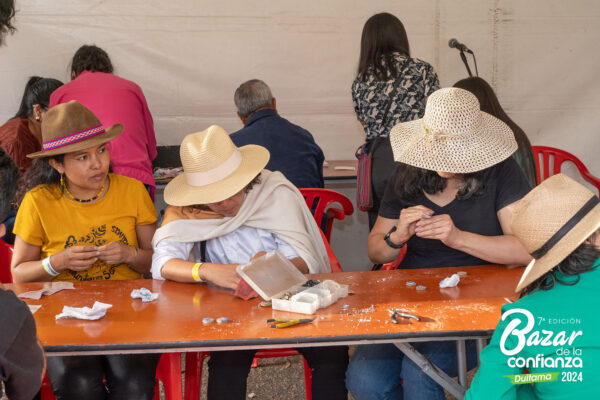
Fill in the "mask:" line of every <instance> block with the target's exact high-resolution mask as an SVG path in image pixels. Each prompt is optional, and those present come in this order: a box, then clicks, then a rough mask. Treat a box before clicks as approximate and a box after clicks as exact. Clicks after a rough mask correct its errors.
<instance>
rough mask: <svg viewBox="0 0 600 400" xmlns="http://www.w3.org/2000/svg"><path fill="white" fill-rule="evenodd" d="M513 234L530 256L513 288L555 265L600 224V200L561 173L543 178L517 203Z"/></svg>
mask: <svg viewBox="0 0 600 400" xmlns="http://www.w3.org/2000/svg"><path fill="white" fill-rule="evenodd" d="M511 226H512V230H513V234H514V235H515V236H516V237H517V238H518V239H519V241H520V242H521V243H522V244H523V246H525V248H526V249H527V251H528V252H529V253H530V254H531V255H532V256H533V258H534V259H533V260H532V261H531V262H530V263H529V265H528V266H527V268H526V269H525V272H523V276H522V277H521V281H520V282H519V284H518V285H517V288H516V290H515V291H516V292H520V291H521V290H523V289H524V288H526V287H527V286H529V285H530V284H531V283H532V282H534V281H535V280H536V279H538V278H539V277H540V276H542V275H544V274H545V273H546V272H548V271H550V270H551V269H552V268H554V267H555V266H556V265H557V264H558V263H560V262H561V261H562V260H564V259H565V258H566V257H567V256H568V255H569V254H571V253H572V252H573V251H574V250H575V249H576V248H577V247H578V246H579V245H581V244H582V243H583V242H584V241H585V240H586V239H587V238H588V237H590V235H591V234H592V233H594V232H595V231H596V230H598V229H599V228H600V200H598V197H597V196H596V195H595V194H594V193H592V192H591V191H590V190H588V189H587V188H586V187H584V186H583V185H580V184H579V183H577V182H575V181H574V180H572V179H571V178H569V177H568V176H566V175H564V174H557V175H554V176H552V177H550V178H549V179H546V180H545V181H544V182H542V183H541V184H540V185H539V186H537V187H536V188H535V189H533V190H532V191H531V192H529V193H528V194H527V195H526V196H525V197H523V198H522V199H521V200H520V201H519V202H518V203H517V207H516V210H515V212H514V213H513V216H512V220H511Z"/></svg>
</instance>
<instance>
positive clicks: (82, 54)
mask: <svg viewBox="0 0 600 400" xmlns="http://www.w3.org/2000/svg"><path fill="white" fill-rule="evenodd" d="M0 1H1V0H0ZM83 71H91V72H106V73H107V74H112V72H113V66H112V63H111V62H110V57H109V56H108V54H107V53H106V51H104V50H102V49H101V48H100V47H98V46H96V45H93V44H90V45H88V44H84V45H83V46H81V47H80V48H79V49H78V50H77V51H76V52H75V55H73V60H72V61H71V79H75V78H77V77H78V76H79V74H81V73H82V72H83Z"/></svg>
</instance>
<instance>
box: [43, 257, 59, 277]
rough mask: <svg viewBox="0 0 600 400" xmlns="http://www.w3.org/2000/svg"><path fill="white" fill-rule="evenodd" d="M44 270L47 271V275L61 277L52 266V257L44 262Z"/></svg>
mask: <svg viewBox="0 0 600 400" xmlns="http://www.w3.org/2000/svg"><path fill="white" fill-rule="evenodd" d="M42 268H44V271H46V273H47V274H48V275H50V276H58V275H60V272H57V271H56V270H55V269H54V268H52V264H50V256H48V257H46V258H44V259H43V260H42Z"/></svg>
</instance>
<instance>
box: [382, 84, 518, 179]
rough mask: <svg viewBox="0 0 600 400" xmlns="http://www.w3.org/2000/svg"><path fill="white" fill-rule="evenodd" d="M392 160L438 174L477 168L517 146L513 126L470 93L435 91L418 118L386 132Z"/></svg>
mask: <svg viewBox="0 0 600 400" xmlns="http://www.w3.org/2000/svg"><path fill="white" fill-rule="evenodd" d="M390 143H391V145H392V150H393V152H394V160H396V161H399V162H402V163H405V164H408V165H412V166H414V167H418V168H423V169H428V170H432V171H437V172H450V173H460V174H464V173H469V172H477V171H481V170H483V169H485V168H488V167H491V166H493V165H496V164H498V163H499V162H501V161H503V160H505V159H507V158H508V157H509V156H510V155H511V154H512V153H514V152H515V151H516V150H517V142H516V141H515V137H514V135H513V132H512V131H511V129H510V128H509V127H508V125H506V124H505V123H504V122H502V121H500V120H499V119H498V118H496V117H493V116H491V115H490V114H488V113H485V112H483V111H481V110H480V109H479V101H478V100H477V97H475V95H474V94H472V93H471V92H469V91H467V90H464V89H459V88H444V89H439V90H437V91H435V92H434V93H433V94H431V96H429V99H428V100H427V105H426V106H425V115H424V116H423V118H421V119H417V120H414V121H409V122H401V123H399V124H397V125H395V126H394V127H393V128H392V130H391V132H390Z"/></svg>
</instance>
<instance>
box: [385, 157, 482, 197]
mask: <svg viewBox="0 0 600 400" xmlns="http://www.w3.org/2000/svg"><path fill="white" fill-rule="evenodd" d="M396 168H397V174H396V181H395V182H394V194H395V195H396V196H397V197H399V198H401V199H403V200H409V199H414V198H415V197H417V196H418V195H419V194H421V193H423V192H425V193H427V194H435V193H438V192H441V191H442V190H444V188H445V187H446V184H447V183H448V180H447V179H446V178H442V177H441V176H439V175H438V173H437V172H436V171H430V170H428V169H423V168H417V167H413V166H411V165H407V164H402V163H398V165H397V167H396ZM490 171H491V167H490V168H486V169H484V170H481V171H477V172H471V173H468V174H460V175H461V176H462V178H463V180H464V182H465V183H464V185H463V186H462V187H461V188H460V190H459V191H458V193H457V194H456V198H457V199H458V200H466V199H469V198H471V197H472V196H481V195H482V194H483V193H485V190H486V183H487V180H488V177H489V173H490Z"/></svg>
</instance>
